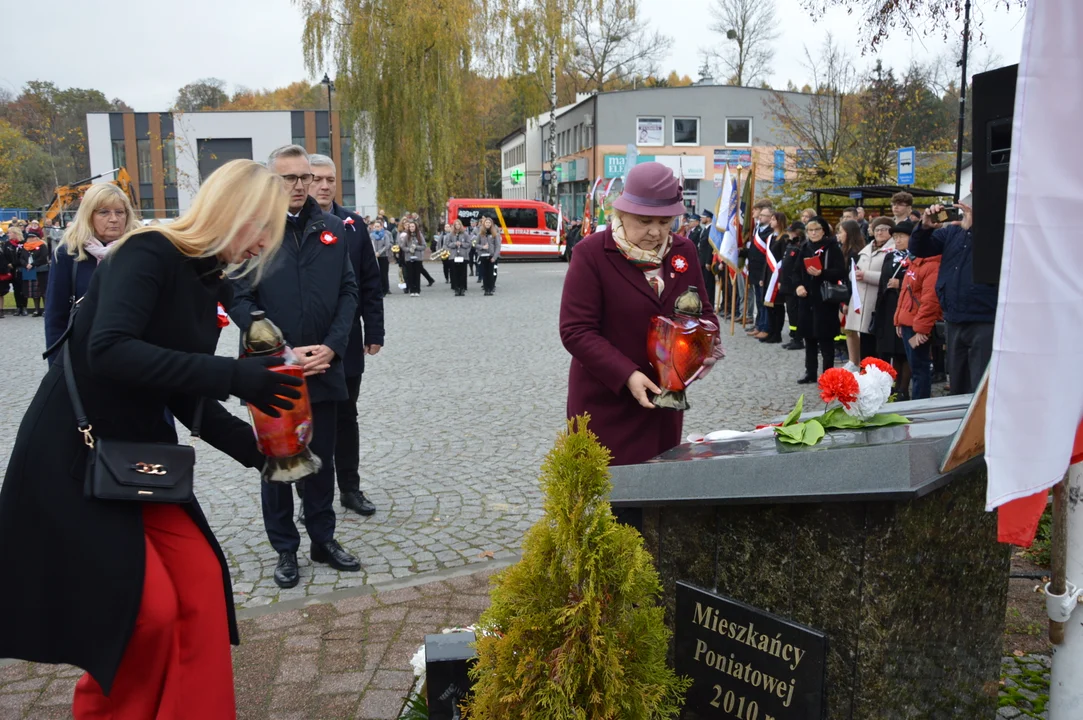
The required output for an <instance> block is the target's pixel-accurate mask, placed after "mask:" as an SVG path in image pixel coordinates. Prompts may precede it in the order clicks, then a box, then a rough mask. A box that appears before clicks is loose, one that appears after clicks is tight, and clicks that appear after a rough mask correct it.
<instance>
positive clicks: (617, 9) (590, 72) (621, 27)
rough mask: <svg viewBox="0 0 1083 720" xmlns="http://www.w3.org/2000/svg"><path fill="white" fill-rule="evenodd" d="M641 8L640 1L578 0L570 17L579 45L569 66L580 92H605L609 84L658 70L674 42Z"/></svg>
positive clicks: (628, 80) (576, 46)
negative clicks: (640, 13) (641, 13)
mask: <svg viewBox="0 0 1083 720" xmlns="http://www.w3.org/2000/svg"><path fill="white" fill-rule="evenodd" d="M638 9H639V8H638V2H637V0H602V2H601V3H600V4H599V3H598V2H597V0H594V2H589V1H588V2H582V1H580V2H577V3H576V6H575V10H574V12H573V13H572V16H571V18H570V19H571V24H572V30H573V32H574V34H575V46H574V49H573V50H572V56H571V58H570V61H569V64H568V68H567V69H568V70H569V71H570V73H571V74H572V76H573V78H574V84H575V85H576V91H577V92H579V91H580V90H597V91H599V92H601V91H602V90H604V89H605V88H606V85H607V84H626V83H628V82H630V81H631V79H632V78H635V77H648V76H651V75H654V74H656V73H657V71H658V63H659V62H660V61H661V59H662V58H663V57H664V56H665V55H666V53H667V52H669V48H670V46H671V45H672V42H673V41H672V40H671V39H670V38H668V37H666V36H665V35H663V34H662V33H660V32H658V31H657V30H651V29H650V28H649V26H648V24H647V22H646V20H644V19H641V18H640V17H639V16H638ZM581 84H582V87H580V85H581Z"/></svg>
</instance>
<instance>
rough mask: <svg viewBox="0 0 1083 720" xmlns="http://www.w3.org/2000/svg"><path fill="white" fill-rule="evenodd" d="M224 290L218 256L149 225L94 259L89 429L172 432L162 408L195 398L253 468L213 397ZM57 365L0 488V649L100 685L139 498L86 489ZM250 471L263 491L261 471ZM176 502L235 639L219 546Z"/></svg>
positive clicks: (137, 574) (118, 642) (166, 437)
mask: <svg viewBox="0 0 1083 720" xmlns="http://www.w3.org/2000/svg"><path fill="white" fill-rule="evenodd" d="M228 290H229V286H228V284H227V283H225V282H224V281H223V280H222V279H221V272H220V270H219V268H218V266H217V262H216V261H215V260H214V259H213V258H212V259H192V258H188V257H185V256H184V255H182V254H181V253H180V252H179V251H178V250H177V249H176V248H175V247H174V246H173V244H172V243H170V242H169V240H167V239H166V238H165V237H164V236H162V235H160V234H158V233H147V234H145V235H141V236H140V237H139V238H137V239H134V240H132V241H131V242H126V243H125V244H124V245H123V246H122V247H120V248H118V249H117V250H116V251H115V252H114V253H113V254H112V255H111V256H110V258H109V259H108V261H107V262H104V263H102V264H101V266H100V267H99V268H98V271H97V272H96V273H95V274H94V279H93V280H92V281H91V285H90V290H89V291H88V292H87V294H86V296H85V297H84V299H83V301H82V303H80V307H79V311H78V313H77V315H76V318H75V325H74V331H73V334H72V336H71V340H70V342H71V343H72V345H71V352H72V368H73V370H74V372H75V377H76V385H77V387H78V389H79V394H80V396H81V397H82V400H83V403H84V405H85V408H86V412H87V415H88V417H89V419H90V422H91V424H92V425H93V427H94V434H95V435H96V436H98V437H102V438H110V439H118V440H129V441H136V442H166V443H175V442H177V435H176V432H175V431H174V429H173V428H172V427H171V426H170V425H169V423H167V422H166V409H167V408H168V410H169V411H170V412H171V413H173V415H174V416H175V417H176V418H177V419H178V420H180V421H181V422H182V423H184V424H185V425H189V424H190V423H191V421H192V414H193V410H194V408H195V404H196V400H197V398H198V397H199V396H203V397H205V398H208V399H207V400H206V402H205V405H204V412H203V433H202V434H203V439H204V440H205V441H206V442H208V443H210V444H211V445H213V446H214V447H216V448H218V449H219V450H222V451H223V452H225V453H226V454H228V455H230V456H232V457H233V458H235V459H237V460H238V461H239V462H241V463H242V464H244V465H245V466H247V467H259V466H260V465H262V462H263V458H262V456H261V455H260V454H259V451H258V450H257V448H256V442H255V438H254V435H253V433H252V429H251V428H250V427H249V426H248V424H247V423H245V422H243V421H241V420H238V419H237V418H235V417H234V416H233V415H231V414H230V413H229V412H228V411H227V410H225V408H223V407H222V406H221V405H219V404H218V402H217V400H224V399H225V398H227V397H228V396H229V388H230V382H231V379H232V376H233V367H234V364H235V362H236V361H235V360H232V359H230V358H225V357H216V356H215V355H214V351H215V347H216V345H217V342H218V320H217V306H218V303H219V302H220V300H222V299H226V300H228V297H224V296H223V292H224V293H226V294H227V295H228ZM63 365H64V363H63V361H60V362H56V363H54V364H53V365H52V367H51V368H50V369H49V371H48V372H47V373H46V375H45V378H44V379H43V380H42V381H41V385H40V386H39V387H38V391H37V393H36V394H35V395H34V399H33V401H32V402H31V403H30V407H29V409H27V411H26V415H24V416H23V419H22V423H21V425H20V426H19V432H18V435H17V437H16V439H15V448H14V450H13V451H12V453H11V460H10V461H9V463H8V466H7V474H6V475H5V478H4V485H3V487H2V488H0V567H2V568H3V569H4V583H5V590H4V591H3V592H0V657H10V658H21V659H23V660H30V661H33V662H42V663H66V664H70V665H75V666H77V667H81V668H83V669H84V670H87V671H88V672H89V673H90V674H91V675H92V676H93V677H94V679H95V680H97V681H98V683H99V684H101V686H102V688H103V689H104V690H105V691H106V692H107V693H108V692H109V689H110V687H111V685H112V683H113V678H114V677H115V675H116V670H117V666H118V665H119V664H120V660H121V657H122V656H123V654H124V650H125V647H126V646H127V644H128V639H129V638H130V637H131V634H132V629H133V627H134V624H135V619H136V616H137V615H138V613H139V606H140V599H141V598H142V594H143V573H144V567H145V552H144V547H145V546H144V539H143V518H142V512H141V506H140V504H139V503H135V502H107V501H101V500H95V499H93V498H86V497H84V495H83V475H84V467H85V463H86V454H87V453H86V447H85V446H84V444H83V440H82V436H81V435H80V434H79V432H78V430H77V429H76V425H75V415H74V412H73V411H72V407H71V401H70V398H69V396H68V391H67V388H66V386H65V384H64V370H63ZM251 479H252V492H258V490H257V488H258V486H259V477H258V476H257V474H256V473H253V474H252V476H251ZM197 484H198V483H197ZM184 509H185V511H186V512H187V513H188V515H189V516H190V517H191V518H192V520H193V521H194V522H195V524H196V525H197V526H198V527H199V529H200V530H201V531H202V533H203V535H204V537H206V538H207V542H208V543H209V544H210V546H211V548H212V549H213V551H214V553H215V555H216V556H217V557H218V561H219V563H220V564H221V567H222V580H223V582H224V584H225V597H224V608H223V609H224V611H225V612H226V613H227V615H228V618H229V627H230V640H231V641H232V642H233V643H235V644H236V643H237V642H238V636H237V627H236V622H235V619H234V613H233V592H232V589H231V585H230V579H229V569H228V566H227V565H226V560H225V557H224V556H223V554H222V550H221V548H219V546H218V543H217V542H216V541H215V539H214V535H213V534H212V533H211V529H210V527H209V526H208V525H207V520H206V518H205V517H204V515H203V511H202V510H201V509H200V507H199V504H198V503H197V502H194V501H193V502H192V503H191V504H189V505H185V506H184Z"/></svg>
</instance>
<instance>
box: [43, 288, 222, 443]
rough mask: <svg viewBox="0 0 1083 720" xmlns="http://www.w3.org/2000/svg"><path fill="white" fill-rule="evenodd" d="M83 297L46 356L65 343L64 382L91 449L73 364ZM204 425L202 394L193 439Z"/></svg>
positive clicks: (89, 431) (80, 430) (90, 429)
mask: <svg viewBox="0 0 1083 720" xmlns="http://www.w3.org/2000/svg"><path fill="white" fill-rule="evenodd" d="M82 301H83V299H82V298H79V299H78V300H76V301H75V304H74V305H73V306H72V309H71V316H70V317H69V318H68V327H67V329H66V330H65V331H64V334H63V335H61V336H60V339H59V340H57V341H56V342H55V343H54V344H53V346H52V347H50V348H49V349H48V350H46V351H45V356H46V357H48V356H49V355H51V354H52V353H53V352H55V351H56V348H57V346H58V345H60V344H61V343H63V344H64V349H63V350H62V351H61V352H62V353H63V358H62V362H63V363H64V384H65V385H67V386H68V397H70V398H71V407H72V410H74V411H75V425H76V427H77V428H78V430H79V432H80V433H82V435H83V442H84V443H85V444H86V446H87V447H88V448H90V449H91V450H93V449H94V435H93V434H92V431H93V430H94V426H93V425H91V424H90V419H89V418H87V414H86V409H85V408H84V407H83V400H82V398H81V397H79V389H78V387H76V385H75V371H74V370H72V366H71V335H72V329H73V328H74V327H75V315H76V313H77V311H78V309H79V305H80V304H81V303H82ZM202 426H203V397H202V396H201V397H200V398H199V399H198V400H196V408H195V412H194V413H193V414H192V427H191V428H190V432H191V435H192V439H193V440H198V439H199V437H200V429H201V428H202Z"/></svg>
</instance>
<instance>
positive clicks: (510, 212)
mask: <svg viewBox="0 0 1083 720" xmlns="http://www.w3.org/2000/svg"><path fill="white" fill-rule="evenodd" d="M501 212H502V213H503V214H504V224H505V225H507V226H508V228H530V229H537V227H538V211H537V210H535V209H534V208H505V209H504V210H502V211H501Z"/></svg>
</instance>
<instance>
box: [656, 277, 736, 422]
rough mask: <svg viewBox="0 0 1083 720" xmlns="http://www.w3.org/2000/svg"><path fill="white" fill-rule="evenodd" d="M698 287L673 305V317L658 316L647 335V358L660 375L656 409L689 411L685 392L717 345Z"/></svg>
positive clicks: (714, 330) (716, 336)
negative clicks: (704, 314)
mask: <svg viewBox="0 0 1083 720" xmlns="http://www.w3.org/2000/svg"><path fill="white" fill-rule="evenodd" d="M702 315H703V303H702V302H701V301H700V297H699V291H698V289H697V288H696V287H694V286H693V287H689V288H688V289H687V290H686V291H684V292H683V293H682V294H681V296H680V297H678V298H677V301H676V302H675V303H674V304H673V314H672V315H655V316H654V317H653V318H651V326H650V329H649V330H648V332H647V357H648V358H650V362H651V365H652V366H653V367H654V369H655V371H656V372H657V373H658V385H659V387H661V388H662V393H661V394H660V395H658V396H656V397H655V398H654V399H653V402H654V405H655V407H659V408H664V409H666V410H687V409H688V408H689V407H691V406H690V405H689V404H688V398H687V397H686V395H685V391H686V390H687V389H688V386H689V385H691V384H692V383H693V382H695V380H696V379H698V378H699V376H700V375H701V374H702V373H703V367H704V366H703V363H704V361H705V360H706V359H707V358H708V357H710V355H711V352H712V350H713V348H714V346H715V344H716V343H717V342H718V326H717V325H715V324H714V323H713V322H711V321H710V320H704V319H703V318H702V317H701V316H702Z"/></svg>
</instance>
